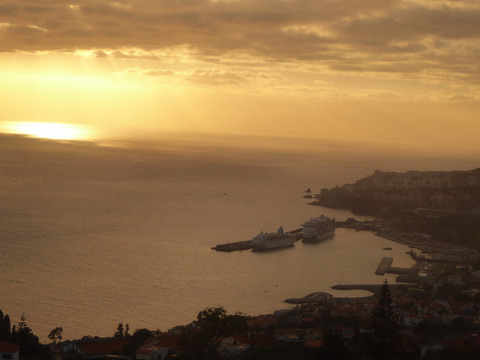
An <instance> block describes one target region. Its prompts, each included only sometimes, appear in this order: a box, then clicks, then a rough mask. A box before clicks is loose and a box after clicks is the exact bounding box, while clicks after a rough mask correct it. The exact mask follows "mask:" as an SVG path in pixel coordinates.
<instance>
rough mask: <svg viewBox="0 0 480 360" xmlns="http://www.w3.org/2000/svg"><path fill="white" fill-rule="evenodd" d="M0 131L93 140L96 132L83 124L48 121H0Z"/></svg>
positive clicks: (51, 137)
mask: <svg viewBox="0 0 480 360" xmlns="http://www.w3.org/2000/svg"><path fill="white" fill-rule="evenodd" d="M0 132H3V133H7V134H19V135H27V136H32V137H36V138H42V139H51V140H84V141H85V140H93V139H94V138H95V137H96V135H97V134H96V132H95V131H94V130H93V129H92V128H90V127H88V126H85V125H74V124H61V123H48V122H13V121H6V122H3V123H0Z"/></svg>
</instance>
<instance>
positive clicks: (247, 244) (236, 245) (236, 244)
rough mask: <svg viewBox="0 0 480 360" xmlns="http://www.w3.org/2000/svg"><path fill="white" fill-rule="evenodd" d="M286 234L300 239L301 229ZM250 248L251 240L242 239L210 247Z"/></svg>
mask: <svg viewBox="0 0 480 360" xmlns="http://www.w3.org/2000/svg"><path fill="white" fill-rule="evenodd" d="M287 234H292V235H295V240H300V239H301V238H302V229H295V230H292V231H287ZM251 248H252V245H251V240H244V241H236V242H231V243H226V244H218V245H217V246H214V247H212V250H216V251H223V252H232V251H241V250H249V249H251Z"/></svg>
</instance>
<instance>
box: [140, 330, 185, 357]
mask: <svg viewBox="0 0 480 360" xmlns="http://www.w3.org/2000/svg"><path fill="white" fill-rule="evenodd" d="M179 351H180V345H179V336H177V335H173V334H163V335H160V336H157V337H155V338H153V339H150V340H148V341H146V342H144V343H143V345H142V346H140V348H139V349H138V350H137V352H136V354H135V358H136V360H161V359H165V358H166V357H167V356H168V355H171V354H176V353H179Z"/></svg>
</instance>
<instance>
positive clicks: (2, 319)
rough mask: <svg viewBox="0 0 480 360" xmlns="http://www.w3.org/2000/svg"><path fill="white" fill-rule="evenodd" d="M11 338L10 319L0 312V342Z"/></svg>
mask: <svg viewBox="0 0 480 360" xmlns="http://www.w3.org/2000/svg"><path fill="white" fill-rule="evenodd" d="M11 337H12V331H11V324H10V317H9V316H8V315H3V312H2V310H0V340H4V341H10V340H11Z"/></svg>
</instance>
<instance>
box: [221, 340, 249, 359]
mask: <svg viewBox="0 0 480 360" xmlns="http://www.w3.org/2000/svg"><path fill="white" fill-rule="evenodd" d="M249 347H250V344H249V342H248V339H246V338H245V337H243V336H240V335H233V336H229V337H226V338H224V339H222V341H221V342H220V345H219V347H218V353H219V354H220V355H221V356H222V357H232V356H238V355H239V354H240V353H242V352H244V351H245V350H247V349H248V348H249Z"/></svg>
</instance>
